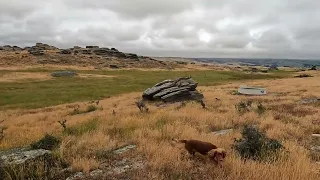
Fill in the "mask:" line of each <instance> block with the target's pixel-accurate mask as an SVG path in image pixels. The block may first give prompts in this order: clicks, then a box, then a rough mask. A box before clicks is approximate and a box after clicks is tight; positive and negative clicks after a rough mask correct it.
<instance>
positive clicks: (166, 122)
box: [0, 73, 320, 180]
mask: <svg viewBox="0 0 320 180" xmlns="http://www.w3.org/2000/svg"><path fill="white" fill-rule="evenodd" d="M313 75H314V76H315V77H313V78H305V79H297V78H289V79H280V80H256V81H253V82H250V83H248V82H247V85H258V86H265V87H266V88H267V90H268V95H267V96H261V97H245V96H235V95H231V91H232V90H234V89H235V88H237V87H238V86H239V85H240V84H241V82H234V83H232V84H231V83H230V84H227V85H222V86H212V87H210V86H209V87H199V89H200V91H202V92H203V93H204V96H205V102H206V104H207V106H208V109H207V110H204V109H202V108H201V106H200V105H199V104H197V103H191V102H190V103H187V105H186V106H185V107H182V108H180V109H178V108H177V107H178V104H172V105H168V106H166V107H156V106H155V105H149V106H150V112H149V113H140V111H139V110H138V108H137V107H136V106H135V104H134V102H135V100H136V98H139V97H140V93H130V94H126V95H121V96H117V97H112V98H109V99H105V100H101V101H100V104H99V106H100V105H101V106H102V107H103V110H97V111H94V112H91V113H87V114H79V115H73V116H71V115H69V114H70V112H72V111H73V109H74V108H73V106H72V105H73V104H69V105H59V106H55V107H51V108H44V109H37V110H7V111H3V112H1V114H2V115H1V116H2V118H3V119H5V121H4V122H3V123H2V124H1V126H3V127H5V128H6V130H5V138H4V139H3V140H2V142H1V144H0V149H8V148H13V147H18V146H24V145H28V144H30V143H31V142H34V141H35V140H38V139H40V138H41V137H42V136H43V135H44V134H45V133H53V134H55V135H57V136H60V137H61V138H62V144H61V147H60V148H59V149H58V150H57V153H59V154H60V155H61V156H62V157H63V158H65V159H66V160H67V161H68V162H69V163H70V164H71V165H72V166H73V167H74V168H75V170H83V171H84V172H89V171H90V170H92V169H95V168H97V167H99V164H101V163H102V162H104V161H105V160H106V158H108V154H107V153H108V152H109V151H110V150H112V149H114V148H117V147H119V146H122V145H124V144H126V143H129V142H133V143H136V144H137V150H136V151H133V152H131V153H132V155H136V154H140V155H143V156H144V157H145V158H146V160H147V162H148V166H149V167H148V172H147V173H145V174H143V171H142V172H140V174H139V175H138V174H137V175H136V176H140V177H131V178H135V179H150V178H153V179H230V180H233V179H248V180H249V179H250V180H255V179H267V180H269V179H270V180H274V179H283V180H285V179H294V180H302V179H303V180H308V179H310V180H311V179H318V178H320V175H319V172H317V170H318V171H319V164H316V163H315V162H314V160H313V159H312V158H311V156H310V151H309V150H308V148H309V147H310V145H311V142H312V139H311V134H312V133H313V132H315V131H317V130H319V129H320V127H319V124H313V123H312V122H313V121H314V120H319V117H320V110H319V106H317V105H312V104H311V105H301V104H298V101H299V100H300V99H301V98H308V97H320V76H319V75H320V74H319V73H313ZM216 97H218V98H220V99H221V101H216V100H215V98H216ZM247 99H251V100H253V101H254V102H262V104H263V105H264V106H265V107H266V108H267V110H266V112H265V113H263V114H261V115H259V114H258V113H256V112H248V113H245V114H239V113H238V112H237V110H236V109H235V108H234V105H235V104H237V103H239V102H240V101H244V100H247ZM74 104H77V103H74ZM78 104H79V105H80V106H81V107H80V108H85V107H86V106H87V105H85V104H84V103H83V102H79V103H78ZM112 110H115V112H116V115H113V114H112ZM61 119H67V127H76V128H78V129H80V130H79V131H78V132H77V133H69V134H67V133H64V132H63V128H62V127H61V126H60V125H59V123H57V121H58V120H61ZM248 123H250V124H255V125H258V126H259V128H260V129H262V130H264V131H265V132H266V134H267V136H268V137H270V138H275V139H278V140H280V141H282V143H283V145H284V146H285V148H286V151H288V153H287V152H285V151H284V152H282V153H281V155H280V159H279V160H278V161H276V162H273V163H261V162H255V161H246V162H244V161H242V160H241V159H240V157H239V156H238V155H237V153H236V152H235V151H234V150H232V148H231V145H232V144H233V138H237V137H240V128H241V127H242V126H243V125H244V124H248ZM87 127H91V128H87ZM225 128H235V130H234V131H233V132H232V133H230V134H227V135H223V136H214V135H213V134H212V133H211V131H212V130H220V129H225ZM173 137H174V138H183V139H189V138H193V139H199V140H203V141H210V142H212V143H214V144H216V145H217V146H219V147H223V148H225V149H226V150H227V159H226V162H225V164H224V165H223V167H222V168H219V167H216V166H214V165H212V164H210V163H209V162H206V161H205V160H204V158H202V157H201V156H199V157H197V158H196V160H194V159H191V158H190V157H189V156H188V155H187V153H186V151H185V150H184V149H183V147H182V146H181V145H179V144H172V142H171V141H170V140H171V138H173ZM142 175H143V176H142Z"/></svg>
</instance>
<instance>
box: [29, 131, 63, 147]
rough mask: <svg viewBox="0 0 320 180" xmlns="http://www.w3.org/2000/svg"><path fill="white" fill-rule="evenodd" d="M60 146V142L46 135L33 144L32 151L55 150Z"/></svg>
mask: <svg viewBox="0 0 320 180" xmlns="http://www.w3.org/2000/svg"><path fill="white" fill-rule="evenodd" d="M59 144H60V140H59V139H58V138H56V137H54V136H52V135H49V134H46V135H45V136H44V137H43V138H42V139H40V140H39V141H37V142H34V143H32V144H31V148H32V149H46V150H53V149H55V148H57V147H58V146H59Z"/></svg>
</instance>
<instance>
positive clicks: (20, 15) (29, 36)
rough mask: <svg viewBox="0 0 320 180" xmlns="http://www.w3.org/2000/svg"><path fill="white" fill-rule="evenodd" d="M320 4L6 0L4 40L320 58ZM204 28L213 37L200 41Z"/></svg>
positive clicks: (1, 9) (0, 10)
mask: <svg viewBox="0 0 320 180" xmlns="http://www.w3.org/2000/svg"><path fill="white" fill-rule="evenodd" d="M318 7H320V1H314V0H294V1H287V0H268V1H264V0H259V1H257V0H224V1H212V0H196V1H192V0H174V1H173V0H162V1H158V0H157V1H156V0H155V1H150V0H107V1H105V0H92V1H88V0H57V1H49V0H42V1H40V0H30V1H28V2H27V1H23V0H1V1H0V45H3V44H12V45H20V46H27V45H28V46H29V45H33V44H34V43H36V42H44V43H48V44H52V45H56V46H59V47H71V46H73V45H80V46H85V45H99V46H109V47H113V46H114V47H116V48H119V49H122V50H127V51H130V52H135V53H139V54H145V55H161V54H162V55H170V56H196V57H205V56H207V57H208V56H211V57H212V56H214V57H291V58H294V57H304V58H308V57H310V58H317V57H320V52H318V51H317V50H318V49H319V48H320V43H319V42H320V34H319V33H318V32H320V26H319V25H318V22H319V21H320V14H319V13H318ZM200 32H206V33H207V34H208V35H209V36H211V40H210V41H209V42H207V41H203V39H202V40H200V39H199V33H200ZM253 32H254V35H253V34H252V33H253ZM248 44H250V45H252V46H253V47H252V48H256V49H258V51H252V49H250V48H248V47H247V45H248Z"/></svg>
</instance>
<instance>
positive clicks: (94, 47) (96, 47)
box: [86, 46, 99, 49]
mask: <svg viewBox="0 0 320 180" xmlns="http://www.w3.org/2000/svg"><path fill="white" fill-rule="evenodd" d="M86 48H87V49H99V46H86Z"/></svg>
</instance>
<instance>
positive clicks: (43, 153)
mask: <svg viewBox="0 0 320 180" xmlns="http://www.w3.org/2000/svg"><path fill="white" fill-rule="evenodd" d="M57 165H58V164H57V163H56V159H55V158H54V157H53V156H52V153H51V152H50V151H48V150H44V149H36V150H31V149H28V148H21V149H12V150H8V151H1V152H0V179H10V178H12V177H16V176H21V175H23V178H25V179H32V178H33V177H34V175H35V174H34V171H37V170H38V169H39V168H40V169H41V171H39V172H40V173H39V174H37V178H39V179H43V178H50V177H51V178H52V177H54V176H56V175H57V170H58V169H57V168H59V167H58V166H57ZM17 172H23V173H18V174H17ZM17 178H22V177H17Z"/></svg>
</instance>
